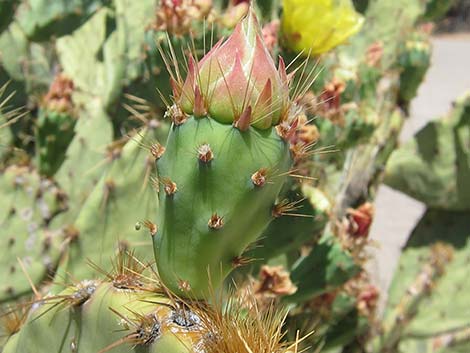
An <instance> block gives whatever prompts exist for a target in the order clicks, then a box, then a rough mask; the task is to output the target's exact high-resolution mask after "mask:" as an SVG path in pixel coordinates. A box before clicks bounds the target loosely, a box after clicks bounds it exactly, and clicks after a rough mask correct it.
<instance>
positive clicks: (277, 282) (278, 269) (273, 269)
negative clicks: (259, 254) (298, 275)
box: [254, 265, 297, 296]
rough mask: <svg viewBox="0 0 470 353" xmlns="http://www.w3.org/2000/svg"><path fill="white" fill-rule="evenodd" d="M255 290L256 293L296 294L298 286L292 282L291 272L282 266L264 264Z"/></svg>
mask: <svg viewBox="0 0 470 353" xmlns="http://www.w3.org/2000/svg"><path fill="white" fill-rule="evenodd" d="M254 291H255V293H256V294H268V295H272V296H280V295H290V294H294V293H295V292H296V291H297V287H296V286H295V285H294V284H293V283H292V281H291V280H290V277H289V273H288V272H287V271H285V270H284V268H283V267H282V266H267V265H264V266H262V267H261V270H260V273H259V280H258V281H257V282H256V283H255V286H254Z"/></svg>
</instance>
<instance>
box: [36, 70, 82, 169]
mask: <svg viewBox="0 0 470 353" xmlns="http://www.w3.org/2000/svg"><path fill="white" fill-rule="evenodd" d="M72 92H73V82H72V81H70V80H69V79H67V78H66V77H65V76H63V75H58V76H57V77H56V79H55V81H54V82H53V83H52V85H51V88H50V90H49V93H48V94H47V95H46V97H45V98H44V103H43V107H41V108H40V111H39V113H38V122H37V124H36V126H37V130H36V143H37V147H36V150H37V151H38V168H39V172H40V173H41V174H43V175H46V176H52V175H54V174H55V172H56V171H57V170H58V169H59V167H60V166H61V164H62V162H63V161H64V160H65V153H66V150H67V147H68V146H69V144H70V142H71V141H72V139H73V136H74V135H75V133H74V127H75V122H76V117H75V116H74V111H73V102H72Z"/></svg>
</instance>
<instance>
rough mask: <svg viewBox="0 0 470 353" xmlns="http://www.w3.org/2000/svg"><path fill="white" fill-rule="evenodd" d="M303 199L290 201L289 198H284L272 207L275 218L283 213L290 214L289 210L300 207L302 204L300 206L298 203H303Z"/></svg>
mask: <svg viewBox="0 0 470 353" xmlns="http://www.w3.org/2000/svg"><path fill="white" fill-rule="evenodd" d="M303 200H304V199H301V200H297V201H293V202H289V200H287V199H284V200H282V201H281V202H279V203H277V204H275V205H274V207H273V209H272V216H273V217H274V218H279V217H281V216H283V215H289V214H290V213H288V212H290V211H294V210H298V209H299V208H301V206H298V204H299V203H301V202H302V201H303ZM298 216H300V215H298ZM304 216H305V215H304Z"/></svg>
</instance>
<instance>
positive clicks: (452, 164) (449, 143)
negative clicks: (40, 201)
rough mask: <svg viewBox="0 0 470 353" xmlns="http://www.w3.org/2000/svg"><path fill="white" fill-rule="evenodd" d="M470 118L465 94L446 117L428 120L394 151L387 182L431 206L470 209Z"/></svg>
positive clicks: (467, 98)
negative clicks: (469, 185)
mask: <svg viewBox="0 0 470 353" xmlns="http://www.w3.org/2000/svg"><path fill="white" fill-rule="evenodd" d="M469 121H470V96H469V95H468V94H465V95H464V96H463V97H461V98H460V99H458V100H457V102H456V104H455V107H454V108H453V109H452V111H451V112H450V114H449V115H448V116H447V117H446V118H444V119H442V120H436V121H432V122H430V123H428V124H427V125H426V126H425V127H424V128H423V129H422V130H420V131H419V132H418V133H417V134H416V136H415V137H414V138H413V140H411V141H410V142H408V143H406V144H405V145H404V146H402V147H401V148H400V149H398V150H396V151H395V152H394V153H393V154H392V156H391V158H390V161H389V162H388V164H387V169H386V174H385V183H387V184H388V185H389V186H391V187H393V188H395V189H397V190H400V191H402V192H404V193H406V194H408V195H410V196H411V197H414V198H416V199H418V200H420V201H422V202H424V203H425V204H426V205H428V206H429V207H433V208H440V209H448V210H468V209H469V207H470V192H469V188H468V186H467V184H468V181H469V180H470V179H469V178H470V167H469V162H468V161H469V156H470V145H469V141H470V138H469V136H470V135H469V134H470V130H469Z"/></svg>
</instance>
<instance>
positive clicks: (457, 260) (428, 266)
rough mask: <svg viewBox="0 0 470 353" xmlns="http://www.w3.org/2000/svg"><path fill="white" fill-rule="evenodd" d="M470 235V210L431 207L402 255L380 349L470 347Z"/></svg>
mask: <svg viewBox="0 0 470 353" xmlns="http://www.w3.org/2000/svg"><path fill="white" fill-rule="evenodd" d="M469 234H470V232H469V220H468V211H463V212H462V211H461V212H459V211H447V210H431V209H430V210H428V211H426V213H425V214H424V216H423V217H422V219H421V220H420V221H419V223H418V225H417V226H416V228H415V229H414V230H413V233H412V234H411V236H410V238H409V240H408V242H407V244H406V246H405V248H404V250H403V253H402V255H401V257H400V262H399V266H398V269H397V271H396V273H395V275H394V278H393V281H392V284H391V287H390V290H389V301H388V305H387V308H386V312H385V320H384V336H383V337H382V339H381V344H380V345H378V346H380V347H381V348H382V350H379V349H377V351H379V352H395V351H397V350H396V348H397V347H398V349H399V351H400V352H418V351H419V352H427V353H431V352H433V353H437V352H439V353H443V352H445V353H456V352H468V351H469V349H470V336H469V335H468V327H469V324H470V320H469V317H470V312H469V311H470V310H469V307H468V301H467V300H466V295H465V293H467V292H468V290H469V287H470V286H469V282H468V266H469V260H470V258H469V256H468V254H469V242H468V239H469ZM397 318H398V320H397ZM394 344H395V346H394ZM378 346H375V347H378Z"/></svg>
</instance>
